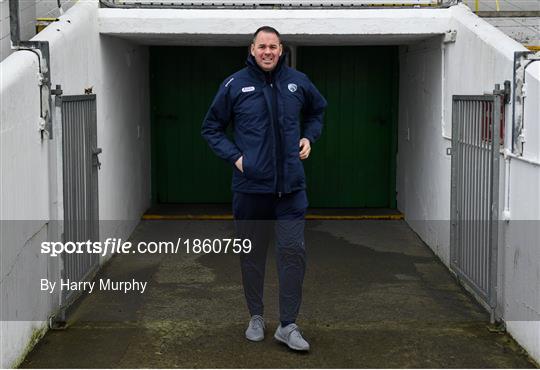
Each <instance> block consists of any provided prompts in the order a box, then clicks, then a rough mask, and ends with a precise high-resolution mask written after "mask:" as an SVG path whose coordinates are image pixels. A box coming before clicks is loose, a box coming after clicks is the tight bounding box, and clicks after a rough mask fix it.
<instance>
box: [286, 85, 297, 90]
mask: <svg viewBox="0 0 540 370" xmlns="http://www.w3.org/2000/svg"><path fill="white" fill-rule="evenodd" d="M287 87H288V88H289V91H290V92H295V91H296V89H298V86H296V84H288V85H287Z"/></svg>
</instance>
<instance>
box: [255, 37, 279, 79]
mask: <svg viewBox="0 0 540 370" xmlns="http://www.w3.org/2000/svg"><path fill="white" fill-rule="evenodd" d="M281 53H283V47H282V46H281V43H280V42H279V38H278V37H277V35H276V34H275V33H270V32H264V31H261V32H259V33H258V34H257V37H256V38H255V41H254V42H253V43H252V44H251V55H253V57H254V58H255V61H256V62H257V65H258V66H259V67H261V69H262V70H263V71H266V72H270V71H272V70H273V69H274V68H276V65H277V63H278V61H279V57H280V56H281Z"/></svg>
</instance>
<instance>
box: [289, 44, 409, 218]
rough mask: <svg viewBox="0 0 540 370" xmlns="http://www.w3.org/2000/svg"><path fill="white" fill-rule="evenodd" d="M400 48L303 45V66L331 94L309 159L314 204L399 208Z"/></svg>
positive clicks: (300, 56)
mask: <svg viewBox="0 0 540 370" xmlns="http://www.w3.org/2000/svg"><path fill="white" fill-rule="evenodd" d="M397 58H398V55H397V48H396V47H380V46H377V47H365V46H363V47H302V48H298V63H297V65H298V70H300V71H302V72H304V73H306V74H307V75H308V76H309V77H310V79H311V80H312V81H313V83H314V84H315V86H317V88H318V89H319V91H320V92H321V93H322V94H323V95H324V96H325V97H326V99H327V101H328V108H327V110H326V114H325V122H324V123H325V126H324V129H323V134H322V136H321V138H320V139H319V141H318V142H317V143H315V145H313V148H312V154H311V156H310V158H309V159H308V160H307V161H306V162H305V164H304V165H305V170H306V174H307V181H308V194H309V201H310V205H311V206H312V207H390V208H395V206H396V197H395V172H396V171H395V168H396V165H395V157H396V147H397V144H396V143H397V141H396V131H397V108H398V106H397V94H398V91H397V88H398V85H397V82H398V64H397V61H398V59H397Z"/></svg>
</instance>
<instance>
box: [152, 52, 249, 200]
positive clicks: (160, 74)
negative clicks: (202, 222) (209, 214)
mask: <svg viewBox="0 0 540 370" xmlns="http://www.w3.org/2000/svg"><path fill="white" fill-rule="evenodd" d="M246 56H247V48H245V47H242V48H228V47H211V48H210V47H151V48H150V89H151V105H152V117H151V120H152V195H153V200H154V202H157V203H226V202H230V201H231V191H230V187H231V176H232V168H231V166H230V165H228V164H227V163H226V162H225V161H223V160H221V159H219V158H217V157H216V156H215V155H214V153H213V152H212V151H211V150H210V149H209V148H208V145H207V144H206V142H205V141H204V139H203V138H202V137H201V124H202V121H203V119H204V116H205V114H206V112H207V110H208V107H209V106H210V103H211V102H212V99H213V98H214V96H215V94H216V92H217V90H218V87H219V84H220V83H221V82H222V81H223V80H224V79H225V78H226V77H227V76H229V75H231V74H232V73H233V72H235V71H237V70H239V69H241V68H243V67H244V66H245V60H246Z"/></svg>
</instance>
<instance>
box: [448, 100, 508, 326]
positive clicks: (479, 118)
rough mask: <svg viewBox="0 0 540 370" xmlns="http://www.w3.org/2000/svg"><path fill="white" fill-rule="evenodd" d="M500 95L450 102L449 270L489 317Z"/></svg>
mask: <svg viewBox="0 0 540 370" xmlns="http://www.w3.org/2000/svg"><path fill="white" fill-rule="evenodd" d="M503 98H504V94H503V93H502V92H500V91H499V90H498V89H497V90H496V91H495V92H494V94H493V95H479V96H457V95H454V96H453V106H452V180H451V181H452V183H451V233H450V238H451V246H450V267H451V269H452V270H453V271H455V272H456V274H457V275H458V277H459V278H460V280H461V281H462V282H463V283H464V284H465V285H466V286H467V287H469V288H470V289H472V291H473V292H474V293H475V294H476V295H477V297H478V298H479V300H480V302H481V303H482V304H483V305H484V306H486V308H488V309H489V310H490V312H491V319H492V321H493V320H494V312H495V307H496V302H497V299H496V298H497V297H496V282H497V244H498V243H497V236H498V229H497V220H498V206H499V204H498V203H499V202H498V194H499V156H500V153H499V148H500V143H501V136H502V130H501V128H502V127H504V126H503V125H501V119H502V118H503V117H504V114H501V111H502V109H504V103H503Z"/></svg>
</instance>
